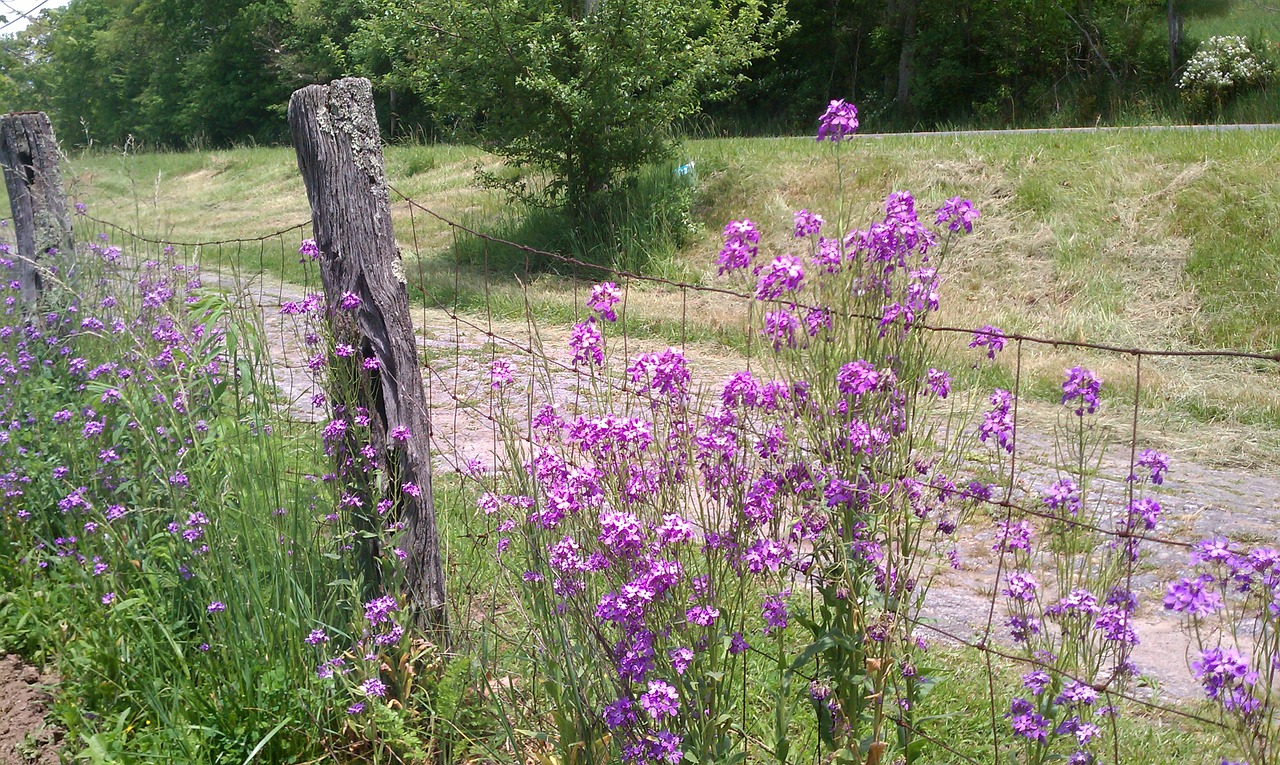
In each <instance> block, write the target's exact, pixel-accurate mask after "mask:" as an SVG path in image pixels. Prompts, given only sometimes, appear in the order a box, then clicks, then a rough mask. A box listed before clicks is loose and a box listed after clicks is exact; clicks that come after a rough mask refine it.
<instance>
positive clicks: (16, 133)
mask: <svg viewBox="0 0 1280 765" xmlns="http://www.w3.org/2000/svg"><path fill="white" fill-rule="evenodd" d="M58 159H59V154H58V143H57V141H56V140H55V139H54V137H53V126H52V125H50V124H49V117H48V116H47V115H46V114H45V113H44V112H15V113H13V114H6V115H4V116H3V117H0V165H3V167H4V182H5V186H6V187H7V188H8V190H9V206H10V207H11V208H12V209H13V228H14V236H15V237H17V240H18V280H19V282H20V283H21V284H22V292H21V294H22V302H23V304H24V305H25V306H26V307H28V308H30V307H31V306H34V305H35V303H36V301H37V300H38V299H39V297H40V292H41V290H42V289H43V287H44V283H45V281H46V280H47V279H46V277H47V276H48V275H49V274H51V273H53V269H55V268H58V266H62V268H61V273H60V274H59V275H60V276H61V277H62V278H64V279H65V278H67V277H68V275H69V267H70V265H71V263H72V257H73V255H74V252H73V243H72V238H71V218H70V216H69V215H68V212H67V198H66V194H65V193H64V192H63V189H62V173H61V172H60V171H59V169H58Z"/></svg>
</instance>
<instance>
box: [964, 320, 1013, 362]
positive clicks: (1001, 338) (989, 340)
mask: <svg viewBox="0 0 1280 765" xmlns="http://www.w3.org/2000/svg"><path fill="white" fill-rule="evenodd" d="M1005 342H1006V339H1005V334H1004V330H1002V329H1000V328H999V327H993V326H991V325H990V324H987V325H984V326H981V327H978V328H977V329H975V330H974V331H973V339H972V340H970V341H969V347H970V348H986V349H987V358H989V359H994V358H995V357H996V354H997V353H999V352H1000V351H1003V350H1004V345H1005Z"/></svg>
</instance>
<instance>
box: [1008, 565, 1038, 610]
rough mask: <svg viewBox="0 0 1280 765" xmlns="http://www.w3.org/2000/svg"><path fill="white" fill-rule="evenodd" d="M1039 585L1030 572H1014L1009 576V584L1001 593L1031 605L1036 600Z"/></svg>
mask: <svg viewBox="0 0 1280 765" xmlns="http://www.w3.org/2000/svg"><path fill="white" fill-rule="evenodd" d="M1038 588H1039V584H1038V583H1037V582H1036V578H1035V577H1034V576H1032V575H1031V572H1029V571H1014V572H1012V573H1010V574H1009V584H1008V587H1006V588H1005V589H1004V590H1002V591H1001V594H1002V595H1005V596H1006V597H1009V598H1012V599H1014V600H1020V601H1022V602H1024V603H1030V602H1031V601H1033V600H1035V599H1036V590H1037V589H1038Z"/></svg>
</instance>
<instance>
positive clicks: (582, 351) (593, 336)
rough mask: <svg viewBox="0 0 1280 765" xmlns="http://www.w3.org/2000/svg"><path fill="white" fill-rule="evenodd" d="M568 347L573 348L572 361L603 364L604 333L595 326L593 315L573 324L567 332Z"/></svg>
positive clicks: (575, 363)
mask: <svg viewBox="0 0 1280 765" xmlns="http://www.w3.org/2000/svg"><path fill="white" fill-rule="evenodd" d="M569 348H570V349H572V350H573V363H574V365H575V366H576V365H579V364H590V365H592V366H597V367H598V366H602V365H603V364H604V335H602V334H600V328H599V327H597V326H596V318H595V317H594V316H592V317H590V318H588V319H587V320H586V321H582V322H578V323H577V324H574V325H573V330H572V331H570V333H569Z"/></svg>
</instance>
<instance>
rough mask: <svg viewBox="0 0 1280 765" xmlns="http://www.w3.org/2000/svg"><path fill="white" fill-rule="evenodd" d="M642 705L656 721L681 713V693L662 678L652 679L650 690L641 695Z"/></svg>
mask: <svg viewBox="0 0 1280 765" xmlns="http://www.w3.org/2000/svg"><path fill="white" fill-rule="evenodd" d="M640 707H641V708H642V709H644V711H645V712H648V713H649V716H650V717H652V718H653V719H654V720H655V721H658V720H662V718H664V717H675V716H676V715H678V714H680V694H679V692H678V691H676V689H675V688H673V687H672V686H670V685H668V684H667V683H664V682H662V681H661V680H650V681H649V690H648V692H647V693H645V694H644V695H643V696H641V697H640Z"/></svg>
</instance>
